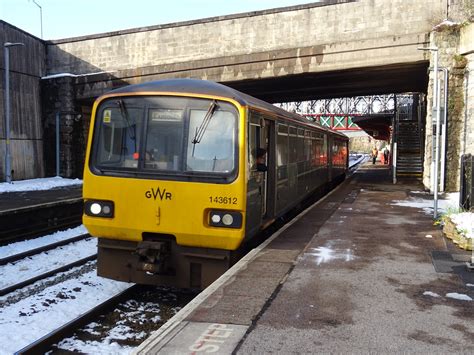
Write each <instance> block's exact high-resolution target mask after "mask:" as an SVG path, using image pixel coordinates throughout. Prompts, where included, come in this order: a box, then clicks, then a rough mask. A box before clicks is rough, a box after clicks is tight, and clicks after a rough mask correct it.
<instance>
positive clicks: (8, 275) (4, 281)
mask: <svg viewBox="0 0 474 355" xmlns="http://www.w3.org/2000/svg"><path fill="white" fill-rule="evenodd" d="M96 253H97V239H95V238H92V237H91V238H90V239H85V240H80V241H78V242H75V243H72V244H68V245H65V246H62V247H58V248H56V249H53V250H48V251H46V252H42V253H40V254H37V255H33V256H31V257H28V258H26V259H22V260H20V261H16V262H14V263H8V264H6V265H3V266H2V267H1V268H0V288H6V287H9V286H12V285H14V284H17V283H19V282H22V281H25V280H28V279H30V278H32V277H35V276H39V275H41V274H43V273H45V272H48V271H51V270H54V269H56V268H59V267H61V266H64V265H67V264H70V263H72V262H74V261H77V260H80V259H83V258H86V257H88V256H90V255H94V254H96Z"/></svg>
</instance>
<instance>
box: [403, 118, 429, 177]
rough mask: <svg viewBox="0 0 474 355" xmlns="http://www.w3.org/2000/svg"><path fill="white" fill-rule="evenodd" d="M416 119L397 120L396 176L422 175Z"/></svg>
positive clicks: (419, 140) (421, 156)
mask: <svg viewBox="0 0 474 355" xmlns="http://www.w3.org/2000/svg"><path fill="white" fill-rule="evenodd" d="M420 133H421V132H420V127H419V123H418V121H412V120H409V121H399V122H398V135H397V150H398V154H397V177H415V178H421V177H422V176H423V149H422V143H423V141H422V138H421V137H422V135H421V134H420Z"/></svg>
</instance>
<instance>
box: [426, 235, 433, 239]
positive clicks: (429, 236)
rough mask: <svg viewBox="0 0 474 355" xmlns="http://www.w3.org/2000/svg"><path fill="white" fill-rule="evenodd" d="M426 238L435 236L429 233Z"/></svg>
mask: <svg viewBox="0 0 474 355" xmlns="http://www.w3.org/2000/svg"><path fill="white" fill-rule="evenodd" d="M425 238H430V239H431V238H433V236H432V235H431V234H427V235H425Z"/></svg>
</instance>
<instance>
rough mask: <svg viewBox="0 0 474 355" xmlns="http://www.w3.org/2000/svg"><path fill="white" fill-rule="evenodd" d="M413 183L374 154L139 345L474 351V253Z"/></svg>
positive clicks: (155, 348) (177, 349)
mask: <svg viewBox="0 0 474 355" xmlns="http://www.w3.org/2000/svg"><path fill="white" fill-rule="evenodd" d="M410 184H416V183H413V182H405V183H404V182H399V183H398V184H396V185H393V184H391V179H390V177H389V174H388V169H380V168H378V169H377V168H374V167H372V165H371V164H366V165H365V166H364V167H362V168H361V169H359V170H358V171H357V172H356V173H355V174H354V175H353V176H352V177H351V178H349V179H347V180H346V181H344V182H343V183H342V184H341V185H340V186H339V187H338V188H337V189H335V190H333V192H332V193H330V194H329V195H327V196H326V197H325V198H324V199H323V200H322V201H320V202H319V203H317V204H315V205H313V206H312V207H310V208H308V209H307V210H305V211H304V212H303V213H302V214H300V215H299V216H298V217H297V218H296V219H295V220H293V221H292V222H290V223H289V224H287V225H286V226H285V227H283V228H282V229H280V230H279V231H278V232H276V233H275V234H274V235H273V236H272V237H270V238H269V239H268V240H267V241H266V242H265V243H264V244H263V245H261V246H260V247H258V248H257V249H254V250H253V251H251V252H250V253H249V254H248V255H247V256H246V257H244V258H243V259H242V260H240V261H239V262H238V263H237V264H236V265H234V267H233V268H231V269H230V270H229V271H228V272H227V273H226V274H224V275H223V276H222V277H221V278H219V279H218V280H217V281H216V282H215V283H213V284H212V285H211V286H209V287H208V288H207V289H206V290H204V291H203V292H202V293H200V294H199V295H198V296H197V297H196V298H195V299H194V300H193V301H192V302H191V303H190V304H188V305H187V306H186V307H184V308H183V309H182V310H181V311H180V312H179V313H178V314H177V315H176V316H175V317H173V318H172V319H171V320H170V321H169V322H168V323H166V324H165V325H164V326H163V327H161V328H160V329H159V330H157V331H156V332H155V333H154V334H153V335H152V336H151V337H150V338H148V339H147V340H146V341H145V342H144V343H143V344H142V345H141V346H140V347H138V348H137V349H136V350H135V354H169V353H180V354H186V353H189V354H191V353H196V354H197V353H208V352H214V353H218V354H231V353H237V354H249V353H259V354H260V353H281V354H284V353H346V352H351V353H368V352H377V353H382V352H395V353H402V352H407V351H408V352H413V353H431V352H437V353H449V352H456V353H465V352H473V351H474V345H473V343H472V341H470V340H469V336H468V335H467V334H468V333H466V336H463V334H462V329H472V324H473V320H474V313H473V312H472V310H473V309H474V301H472V299H474V273H469V272H468V271H465V270H466V269H465V268H464V267H461V266H463V265H464V262H465V261H466V260H467V259H468V258H469V256H470V252H469V253H468V252H465V253H464V251H462V250H460V249H451V248H449V246H448V247H447V244H446V242H445V239H444V237H443V235H442V231H441V229H440V227H439V226H437V225H435V224H434V223H433V219H432V213H430V214H428V213H426V211H424V210H423V208H421V207H419V205H420V204H419V203H412V202H413V201H414V200H417V199H420V198H421V199H423V198H425V199H428V200H429V195H427V194H423V193H421V192H420V191H422V187H421V186H419V185H410ZM417 191H418V192H417ZM415 192H417V193H415ZM428 202H429V201H428ZM431 202H432V201H431ZM427 205H428V206H430V204H429V203H428V204H427ZM431 206H432V204H431ZM428 212H429V211H428ZM448 254H449V256H450V258H446V255H448ZM448 259H449V260H448ZM457 295H458V296H457ZM459 295H462V297H459ZM469 299H471V301H469ZM440 339H442V341H441V340H440Z"/></svg>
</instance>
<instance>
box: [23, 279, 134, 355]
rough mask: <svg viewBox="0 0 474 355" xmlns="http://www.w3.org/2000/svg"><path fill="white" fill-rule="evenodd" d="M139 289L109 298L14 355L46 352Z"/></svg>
mask: <svg viewBox="0 0 474 355" xmlns="http://www.w3.org/2000/svg"><path fill="white" fill-rule="evenodd" d="M139 288H140V286H139V285H133V286H131V287H130V288H128V289H126V290H125V291H123V292H121V293H119V294H118V295H115V296H114V297H111V298H109V299H108V300H106V301H104V302H102V303H101V304H99V305H97V306H96V307H94V308H92V309H91V310H89V311H88V312H85V313H83V314H82V315H80V316H79V317H77V318H75V319H73V320H72V321H70V322H68V323H66V324H64V325H63V326H61V327H59V328H57V329H55V330H53V331H52V332H50V333H48V334H46V335H45V336H44V337H42V338H40V339H38V340H36V341H34V342H33V343H31V344H29V345H27V346H25V347H24V348H23V349H21V350H19V351H17V352H16V354H44V353H46V352H48V351H49V350H50V349H51V347H52V346H53V344H56V343H58V342H59V341H61V340H62V339H64V338H67V337H69V336H72V335H73V334H74V332H75V331H76V330H78V329H79V328H81V327H83V326H85V325H86V324H88V323H91V322H92V321H94V320H96V319H97V318H99V316H101V315H103V314H104V313H107V312H109V311H112V310H113V309H114V308H115V307H116V306H117V305H118V304H120V303H121V302H123V301H124V300H126V299H128V298H130V296H131V295H132V294H134V293H135V292H137V290H138V289H139Z"/></svg>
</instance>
